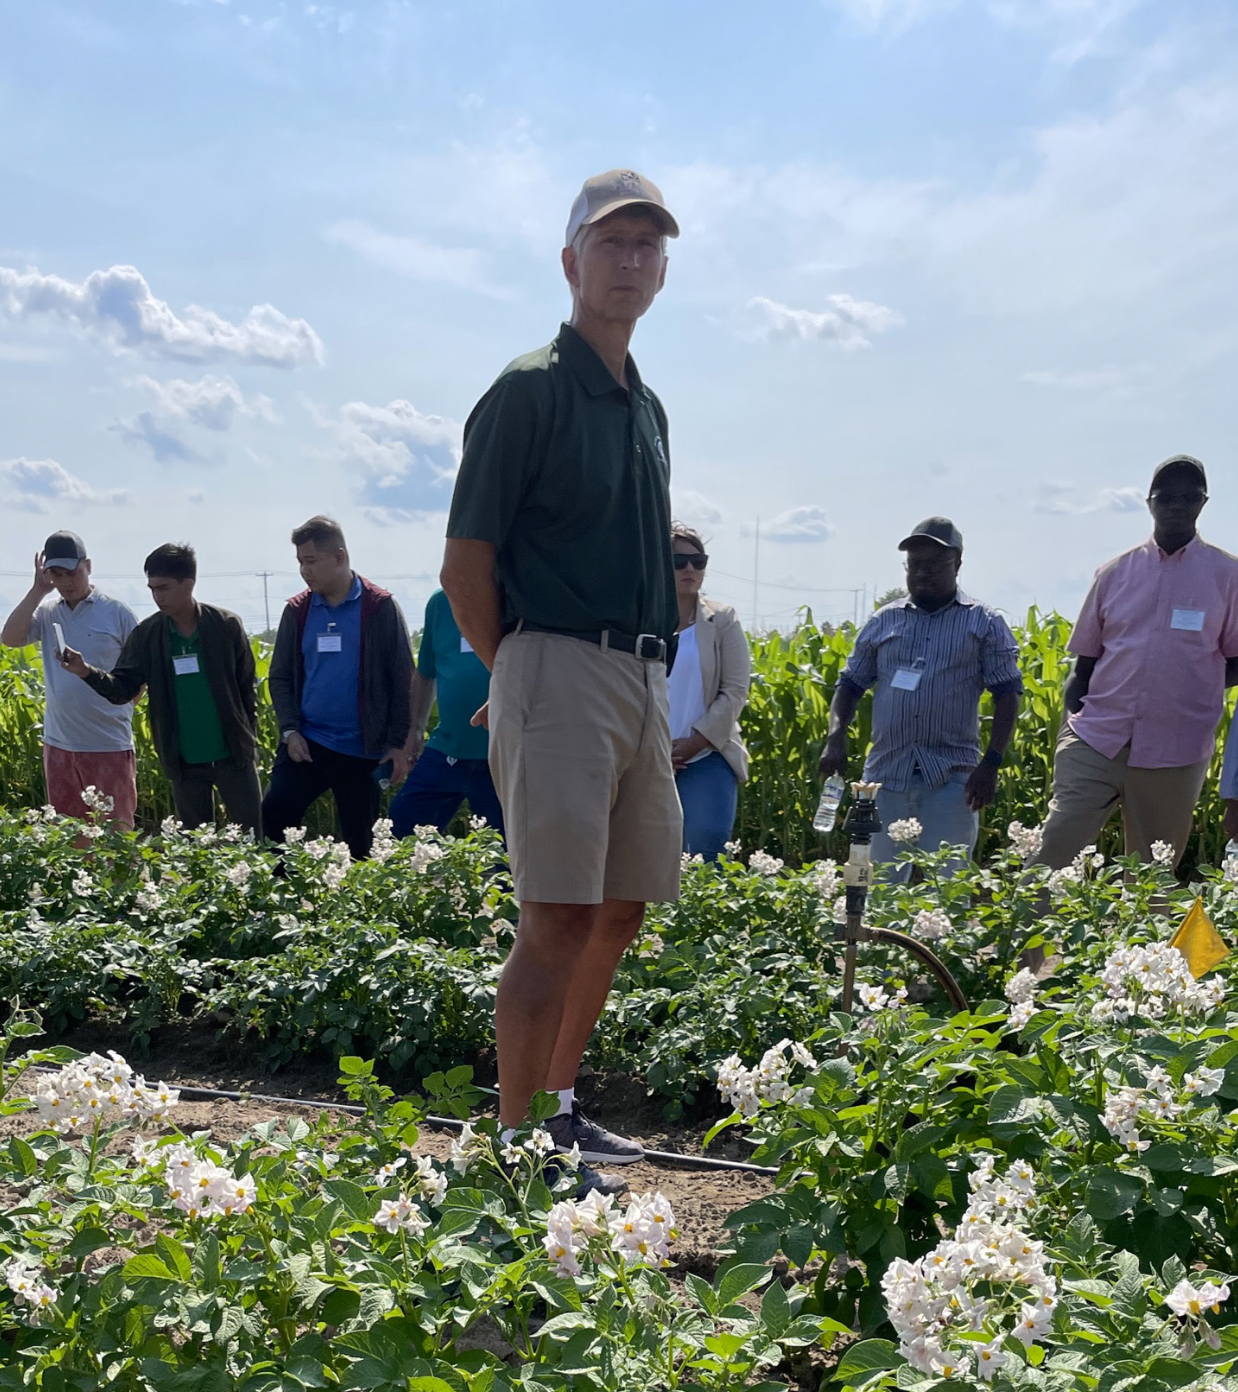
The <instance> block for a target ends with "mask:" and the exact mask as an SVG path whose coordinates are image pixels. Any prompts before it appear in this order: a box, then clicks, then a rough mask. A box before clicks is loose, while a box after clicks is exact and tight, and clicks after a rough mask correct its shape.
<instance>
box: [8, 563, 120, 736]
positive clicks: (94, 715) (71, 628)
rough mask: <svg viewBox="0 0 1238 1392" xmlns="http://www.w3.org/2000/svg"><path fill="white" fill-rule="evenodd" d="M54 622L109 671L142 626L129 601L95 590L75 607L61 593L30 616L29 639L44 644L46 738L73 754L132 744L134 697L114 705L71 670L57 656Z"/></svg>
mask: <svg viewBox="0 0 1238 1392" xmlns="http://www.w3.org/2000/svg"><path fill="white" fill-rule="evenodd" d="M53 623H58V624H59V625H60V627H61V629H62V631H63V632H64V640H65V642H66V643H67V644H68V645H69V647H71V648H76V649H77V651H78V652H80V653H81V655H82V656H83V657H84V658H85V659H86V661H87V662H89V663H90V665H91V666H92V667H101V668H102V669H103V671H105V672H110V671H111V670H112V668H113V667H115V666H116V661H117V659H118V658H119V657H120V650H121V648H122V647H123V646H124V642H125V639H126V638H127V637H128V636H129V635H130V634H131V633H132V632H133V630H134V629H135V628H136V627H137V626H138V621H137V616H136V615H135V614H134V612H133V610H132V609H130V608H129V606H128V605H127V604H122V603H121V602H120V600H118V599H109V598H108V596H107V595H105V594H103V593H101V592H100V591H99V590H96V589H92V590H91V592H90V593H89V594H88V595H87V596H86V598H85V599H82V600H79V601H78V603H77V607H76V608H73V609H70V608H69V606H68V605H67V604H66V603H65V602H64V600H63V599H59V598H58V599H56V600H54V601H53V602H52V603H50V604H46V603H45V604H40V605H39V607H38V608H37V609H36V610H35V611H34V614H33V616H32V617H31V620H30V636H29V640H28V641H29V642H31V643H39V644H41V645H42V648H43V689H44V690H45V691H46V693H47V710H46V713H45V715H44V717H43V743H44V744H50V745H51V746H52V748H53V749H67V750H68V751H69V752H70V753H73V754H98V753H104V752H110V751H113V750H117V749H132V748H133V704H132V702H129V703H127V704H125V705H123V706H114V705H112V703H111V702H110V701H105V700H104V699H103V697H102V696H100V695H98V694H97V693H96V692H94V691H92V690H91V689H90V687H88V686H87V685H86V683H85V682H84V681H83V680H82V679H81V677H75V676H74V675H73V673H72V672H66V671H65V669H64V668H63V667H62V666H61V665H60V663H59V662H57V661H56V632H55V630H54V629H53V628H52V624H53Z"/></svg>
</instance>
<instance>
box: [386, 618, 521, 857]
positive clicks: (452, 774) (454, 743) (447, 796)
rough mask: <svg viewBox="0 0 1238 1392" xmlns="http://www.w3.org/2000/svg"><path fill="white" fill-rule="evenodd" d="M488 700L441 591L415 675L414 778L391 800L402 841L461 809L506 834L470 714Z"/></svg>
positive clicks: (486, 679)
mask: <svg viewBox="0 0 1238 1392" xmlns="http://www.w3.org/2000/svg"><path fill="white" fill-rule="evenodd" d="M436 695H437V697H438V724H437V725H436V726H435V727H434V729H433V731H432V732H431V734H430V738H429V739H428V740H427V739H426V735H425V730H426V721H427V720H428V719H429V717H430V707H431V706H432V705H433V704H434V698H435V696H436ZM489 697H490V673H489V672H488V671H487V670H486V668H485V666H484V665H483V663H482V661H481V659H480V658H479V657H478V656H477V654H476V653H475V652H474V651H473V645H472V644H471V643H470V642H469V640H468V639H467V638H465V637H464V635H463V634H462V633H461V632H460V630H459V629H458V628H457V627H456V621H455V619H454V618H453V617H452V613H451V605H450V604H448V602H447V596H446V595H445V594H444V593H443V592H442V590H435V591H434V593H433V594H432V595H431V596H430V599H429V602H428V603H427V604H426V618H425V626H424V627H423V628H422V630H421V646H420V647H419V648H418V649H417V666H416V669H415V670H414V672H413V687H412V697H411V705H412V721H411V729H410V731H409V736H408V743H407V744H406V745H405V746H404V752H405V753H406V754H407V755H408V759H409V764H410V766H411V768H412V772H411V773H410V774H409V775H408V777H407V778H406V779H405V780H404V783H403V784H402V786H401V788H400V791H399V792H398V793H397V794H396V795H395V797H394V798H393V799H392V803H391V809H390V816H391V829H392V831H393V832H394V833H395V834H396V836H399V837H401V838H403V837H405V836H410V835H412V833H413V830H414V828H416V827H419V826H433V827H437V828H438V829H439V831H446V830H447V828H448V826H450V825H451V820H452V818H453V817H454V816H455V815H456V813H457V812H458V811H459V810H460V804H461V803H462V802H464V801H465V799H467V800H468V804H469V811H470V812H472V813H473V815H474V816H476V817H484V818H485V819H486V821H487V822H488V823H489V824H490V825H491V826H492V827H496V828H497V829H498V830H499V832H500V833H501V832H502V830H503V809H502V808H501V807H500V806H499V795H498V793H496V792H495V791H494V779H493V778H492V777H491V775H490V764H489V761H488V757H487V756H488V754H489V751H490V736H489V733H488V732H487V730H486V728H485V726H484V725H474V724H473V716H474V715H475V714H476V712H477V710H478V709H479V708H480V707H481V706H484V705H485V704H486V702H487V700H489Z"/></svg>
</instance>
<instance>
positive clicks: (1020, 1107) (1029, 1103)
mask: <svg viewBox="0 0 1238 1392" xmlns="http://www.w3.org/2000/svg"><path fill="white" fill-rule="evenodd" d="M1039 1114H1040V1099H1039V1098H1038V1097H1037V1096H1036V1094H1035V1093H1030V1092H1027V1091H1026V1090H1025V1089H1023V1088H1021V1087H1017V1086H1016V1085H1015V1084H1014V1083H1006V1084H1005V1085H1004V1086H1002V1087H999V1088H998V1089H997V1091H996V1092H995V1093H994V1094H993V1096H992V1097H991V1098H990V1099H989V1124H990V1125H992V1126H1025V1125H1026V1124H1027V1123H1028V1122H1030V1121H1034V1120H1035V1119H1036V1117H1037V1116H1038V1115H1039Z"/></svg>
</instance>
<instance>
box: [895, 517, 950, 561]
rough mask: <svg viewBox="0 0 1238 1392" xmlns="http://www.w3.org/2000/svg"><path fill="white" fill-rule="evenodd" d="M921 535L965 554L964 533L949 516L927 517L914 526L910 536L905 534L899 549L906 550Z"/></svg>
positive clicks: (939, 544) (927, 539)
mask: <svg viewBox="0 0 1238 1392" xmlns="http://www.w3.org/2000/svg"><path fill="white" fill-rule="evenodd" d="M919 537H923V538H924V539H925V540H926V541H935V542H936V543H937V544H938V546H949V547H950V548H951V549H952V550H955V551H957V552H958V553H959V555H960V556H961V555H962V554H963V533H962V532H960V531H959V529H958V528H957V527H956V526H955V525H954V523H953V522H951V521H950V519H949V518H948V517H926V518H925V519H924V521H923V522H920V523H917V525H916V526H915V527H913V528H912V530H911V533H910V535H909V536H905V537H904V538H903V539H902V541H900V542H899V544H898V549H899V550H900V551H906V550H907V548H908V547H909V546H910V545H911V543H912V542H913V541H915V540H916V539H917V538H919Z"/></svg>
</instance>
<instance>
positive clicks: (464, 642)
mask: <svg viewBox="0 0 1238 1392" xmlns="http://www.w3.org/2000/svg"><path fill="white" fill-rule="evenodd" d="M460 651H461V652H472V651H473V645H472V643H470V642H469V640H468V639H467V638H466V637H465V636H464V634H463V633H462V634H461V635H460Z"/></svg>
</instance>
